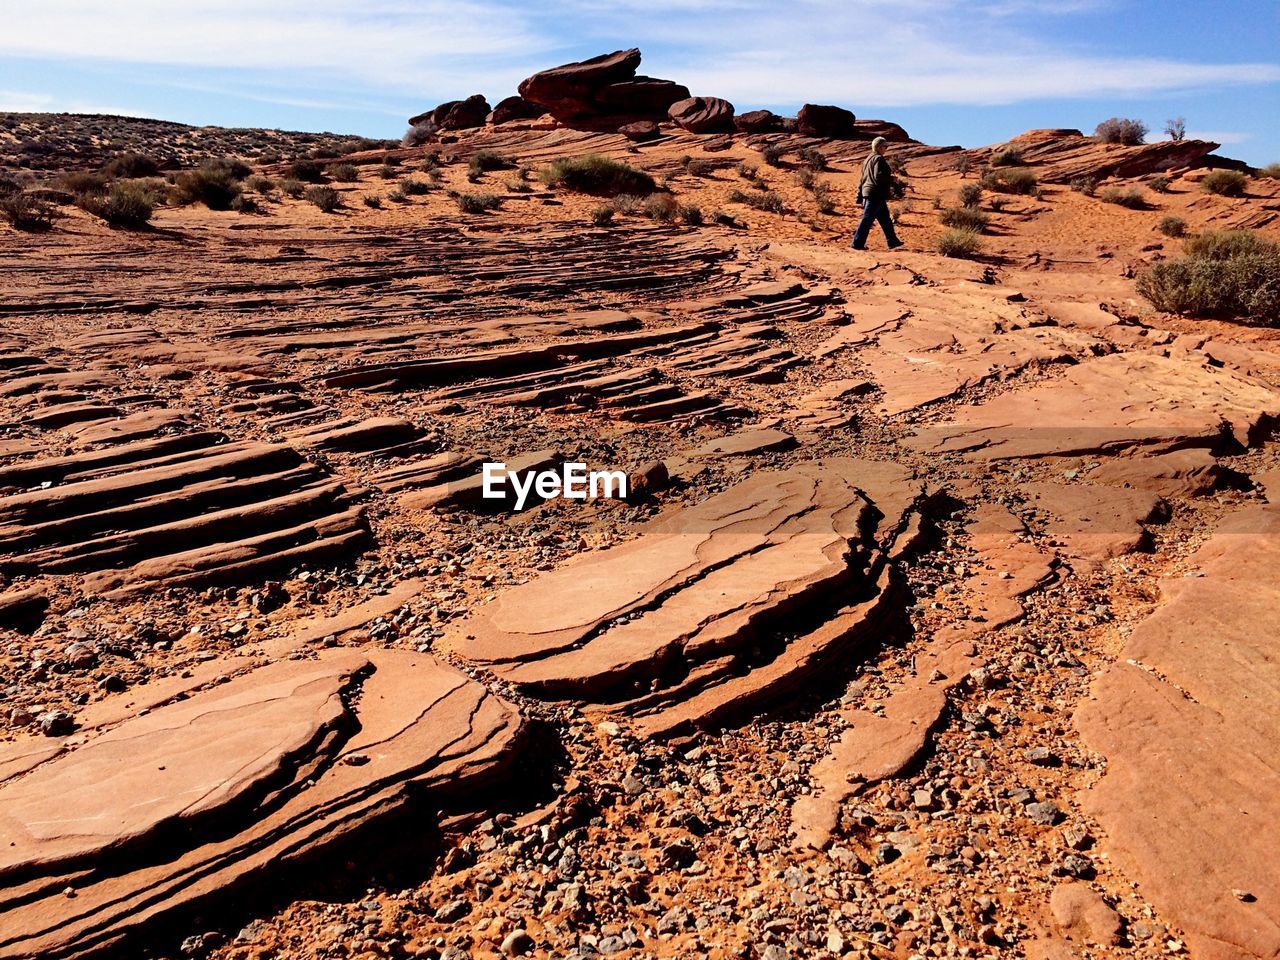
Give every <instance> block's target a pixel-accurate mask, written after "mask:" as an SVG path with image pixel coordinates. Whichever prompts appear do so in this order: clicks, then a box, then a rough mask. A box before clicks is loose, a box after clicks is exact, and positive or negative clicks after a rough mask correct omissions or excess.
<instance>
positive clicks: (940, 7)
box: [0, 0, 1280, 109]
mask: <svg viewBox="0 0 1280 960" xmlns="http://www.w3.org/2000/svg"><path fill="white" fill-rule="evenodd" d="M1098 8H1102V9H1105V6H1104V0H972V2H969V3H965V4H956V3H952V2H948V0H789V2H788V3H786V4H779V3H776V2H774V0H561V2H559V3H556V4H546V3H544V4H538V5H530V4H525V3H517V2H516V0H419V2H414V0H369V2H366V3H362V4H351V3H349V2H347V0H184V2H183V3H180V4H174V3H172V2H171V0H118V2H115V3H109V4H108V3H103V2H101V0H44V2H42V3H39V4H32V5H28V6H27V7H25V8H24V9H23V13H22V16H21V17H13V18H9V22H8V23H7V24H6V30H5V31H4V32H3V33H2V34H0V55H3V54H9V55H12V56H21V57H35V58H42V59H72V60H79V61H85V60H89V61H107V62H116V63H128V64H142V65H152V66H179V67H184V68H187V70H188V72H189V73H190V74H191V75H192V76H191V78H190V79H192V80H193V81H194V80H199V81H201V82H203V83H205V84H207V86H208V87H216V88H221V89H224V90H226V92H227V95H228V96H237V95H243V96H247V97H251V98H256V99H262V100H268V101H272V102H278V103H283V104H295V105H303V104H305V105H316V106H328V105H333V104H337V103H348V102H360V101H363V102H366V103H374V102H377V101H379V100H381V101H382V102H383V103H386V101H387V99H388V98H387V96H386V95H387V94H389V93H394V95H396V96H403V97H405V98H408V99H410V101H411V102H414V103H417V102H420V101H422V100H427V99H430V98H432V97H436V98H444V97H451V96H461V95H465V94H468V93H473V92H476V91H483V92H486V93H488V94H490V95H496V96H501V95H504V94H505V93H507V92H510V91H511V90H513V89H514V87H515V85H516V84H517V83H518V81H519V80H520V79H521V78H522V77H524V76H526V75H528V74H529V73H530V72H532V71H533V70H535V69H538V68H539V67H542V66H547V65H549V64H552V63H557V62H563V61H564V60H568V59H576V58H577V57H580V56H583V55H589V54H591V53H596V52H601V51H604V50H610V49H616V48H617V47H620V46H627V45H639V46H641V47H642V48H644V49H646V51H647V52H646V58H645V65H644V70H645V72H647V73H651V74H653V75H656V76H667V77H671V78H673V79H676V80H679V81H681V82H683V83H686V84H688V85H689V86H690V87H692V88H694V89H695V92H702V93H713V94H718V95H722V96H726V97H729V98H730V99H732V100H734V101H735V102H737V103H738V104H740V105H750V106H772V105H783V104H791V103H796V102H799V101H802V100H812V99H825V100H830V101H839V102H844V103H848V104H850V105H853V106H854V107H855V108H857V107H862V106H876V107H893V106H899V107H901V106H910V105H918V104H1005V103H1013V102H1018V101H1025V100H1034V99H1043V98H1088V97H1098V96H1116V97H1124V96H1143V95H1153V94H1162V93H1171V92H1179V91H1187V90H1196V89H1208V88H1218V87H1223V86H1230V85H1237V84H1257V83H1276V82H1280V66H1277V65H1276V64H1265V63H1264V64H1258V63H1222V64H1202V63H1194V62H1186V61H1181V60H1178V59H1175V58H1172V57H1148V58H1142V57H1138V56H1133V57H1124V58H1121V57H1115V56H1103V55H1089V54H1087V53H1082V52H1080V50H1079V48H1078V47H1071V46H1068V45H1067V44H1066V43H1065V41H1062V40H1060V39H1059V37H1060V35H1062V34H1063V33H1064V31H1063V30H1062V29H1061V24H1063V23H1064V22H1066V21H1067V20H1069V18H1070V17H1072V16H1074V15H1079V14H1081V13H1082V12H1089V11H1093V10H1095V9H1098ZM233 80H234V81H235V82H232V81H233ZM250 84H252V85H250ZM184 85H185V84H184ZM238 90H239V91H243V93H242V94H238V93H237V91H238ZM335 91H340V92H341V95H340V96H339V95H338V94H335ZM355 108H356V109H364V107H355Z"/></svg>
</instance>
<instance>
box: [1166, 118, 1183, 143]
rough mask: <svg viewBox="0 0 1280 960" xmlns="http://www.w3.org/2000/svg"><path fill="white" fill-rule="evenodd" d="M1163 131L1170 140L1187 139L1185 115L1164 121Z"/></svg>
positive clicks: (1179, 141) (1177, 141) (1178, 141)
mask: <svg viewBox="0 0 1280 960" xmlns="http://www.w3.org/2000/svg"><path fill="white" fill-rule="evenodd" d="M1164 132H1165V134H1166V135H1167V136H1168V137H1169V139H1170V140H1172V141H1174V142H1175V143H1181V142H1182V141H1183V140H1185V139H1187V121H1186V118H1185V117H1174V118H1173V119H1172V120H1166V121H1165V122H1164Z"/></svg>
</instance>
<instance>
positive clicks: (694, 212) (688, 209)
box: [680, 203, 704, 227]
mask: <svg viewBox="0 0 1280 960" xmlns="http://www.w3.org/2000/svg"><path fill="white" fill-rule="evenodd" d="M680 222H681V223H683V224H685V225H686V226H690V227H700V226H702V224H703V223H704V220H703V217H702V208H701V207H699V206H697V205H696V204H692V203H686V204H684V205H682V206H681V207H680Z"/></svg>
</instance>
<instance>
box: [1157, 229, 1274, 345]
mask: <svg viewBox="0 0 1280 960" xmlns="http://www.w3.org/2000/svg"><path fill="white" fill-rule="evenodd" d="M1185 251H1186V256H1182V257H1177V258H1175V259H1171V260H1162V261H1159V262H1157V263H1154V264H1152V266H1151V268H1150V269H1149V270H1148V271H1147V272H1146V273H1143V274H1142V275H1141V276H1139V277H1138V284H1137V286H1138V292H1139V293H1140V294H1142V296H1144V297H1146V298H1147V299H1148V300H1149V301H1151V304H1152V306H1154V307H1155V308H1156V309H1157V310H1163V311H1165V312H1166V313H1180V314H1187V315H1191V316H1213V317H1231V318H1241V319H1245V320H1250V321H1253V322H1255V323H1267V324H1272V325H1277V324H1280V244H1276V243H1273V242H1271V241H1269V240H1264V239H1262V238H1261V237H1259V236H1257V235H1256V234H1253V233H1249V232H1248V231H1244V230H1221V231H1211V232H1209V233H1204V234H1201V235H1200V236H1198V237H1193V238H1191V239H1190V240H1188V241H1187V242H1186V245H1185Z"/></svg>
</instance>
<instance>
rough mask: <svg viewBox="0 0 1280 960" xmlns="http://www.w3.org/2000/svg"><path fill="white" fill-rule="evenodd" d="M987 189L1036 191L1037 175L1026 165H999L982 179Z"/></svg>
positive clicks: (1005, 191) (1025, 192)
mask: <svg viewBox="0 0 1280 960" xmlns="http://www.w3.org/2000/svg"><path fill="white" fill-rule="evenodd" d="M980 183H981V184H982V186H983V188H984V189H986V190H994V191H996V192H997V193H1021V194H1028V193H1035V190H1036V187H1037V186H1038V183H1037V181H1036V175H1035V174H1034V173H1032V172H1031V171H1030V170H1028V169H1026V168H1025V167H998V168H995V169H991V170H988V171H986V172H985V173H984V174H983V175H982V180H981V181H980Z"/></svg>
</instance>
